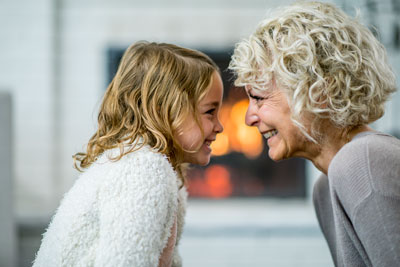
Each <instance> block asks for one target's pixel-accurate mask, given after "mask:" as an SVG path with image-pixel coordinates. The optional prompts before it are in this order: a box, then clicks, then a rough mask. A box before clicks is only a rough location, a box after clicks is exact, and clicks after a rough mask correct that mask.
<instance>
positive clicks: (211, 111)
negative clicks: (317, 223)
mask: <svg viewBox="0 0 400 267" xmlns="http://www.w3.org/2000/svg"><path fill="white" fill-rule="evenodd" d="M214 111H215V108H212V109H209V110H207V111H206V113H207V114H213V113H214Z"/></svg>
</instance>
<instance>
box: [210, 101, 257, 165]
mask: <svg viewBox="0 0 400 267" xmlns="http://www.w3.org/2000/svg"><path fill="white" fill-rule="evenodd" d="M247 106H248V100H247V99H243V100H241V101H239V102H236V103H235V104H233V105H232V104H229V103H224V104H223V105H222V108H221V115H220V116H221V117H220V119H221V123H222V125H224V132H222V133H221V134H219V135H218V136H217V140H215V142H214V143H213V144H212V151H213V155H215V156H222V155H225V154H227V153H229V152H232V151H236V152H240V153H243V154H244V155H246V157H248V158H250V159H253V158H256V157H258V156H259V155H260V154H261V152H262V150H263V140H262V136H261V135H260V133H259V132H258V130H257V128H255V127H249V126H247V125H246V124H245V123H244V120H245V116H246V111H247Z"/></svg>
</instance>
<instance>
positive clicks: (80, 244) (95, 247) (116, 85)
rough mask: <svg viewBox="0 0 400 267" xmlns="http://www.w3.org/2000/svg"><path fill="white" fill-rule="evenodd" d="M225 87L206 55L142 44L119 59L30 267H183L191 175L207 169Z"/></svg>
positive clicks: (130, 49)
mask: <svg viewBox="0 0 400 267" xmlns="http://www.w3.org/2000/svg"><path fill="white" fill-rule="evenodd" d="M222 95H223V87H222V82H221V77H220V74H219V70H218V67H217V66H216V64H215V63H214V62H213V61H212V60H211V59H210V58H209V57H207V56H206V55H204V54H203V53H201V52H198V51H194V50H190V49H187V48H182V47H179V46H176V45H172V44H164V43H161V44H157V43H148V42H138V43H135V44H133V45H132V46H131V47H129V48H128V49H127V50H126V52H125V54H124V56H123V57H122V60H121V63H120V66H119V68H118V71H117V73H116V75H115V77H114V79H113V80H112V82H111V84H110V85H109V87H108V88H107V91H106V93H105V96H104V99H103V102H102V105H101V108H100V112H99V115H98V130H97V131H96V133H95V134H94V135H93V136H92V138H91V139H90V140H89V143H88V145H87V150H86V153H78V154H76V155H75V156H74V159H75V163H78V165H79V166H77V165H75V166H76V168H77V169H78V170H81V169H86V171H85V172H84V173H83V174H82V175H81V176H80V178H79V179H78V180H77V181H76V183H75V184H74V186H73V187H72V188H71V190H70V191H69V192H68V193H67V194H66V195H65V197H64V199H63V200H62V202H61V205H60V207H59V208H58V210H57V212H56V214H55V216H54V217H53V219H52V221H51V223H50V225H49V227H48V229H47V231H46V233H45V234H44V237H43V240H42V244H41V247H40V249H39V251H38V253H37V256H36V259H35V262H34V266H35V267H39V266H51V267H56V266H107V267H111V266H112V267H117V266H146V267H147V266H181V265H182V263H181V259H180V256H179V254H178V250H177V247H176V246H177V244H178V241H179V239H180V236H181V233H182V227H183V217H184V214H185V205H186V195H187V193H186V189H185V166H186V165H187V163H193V164H199V165H206V164H208V162H209V160H210V154H211V148H210V145H211V143H212V142H213V141H214V140H215V138H216V135H217V134H218V133H220V132H222V130H223V128H222V126H221V124H220V122H219V119H218V113H219V109H220V107H221V101H222Z"/></svg>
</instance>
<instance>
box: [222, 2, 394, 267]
mask: <svg viewBox="0 0 400 267" xmlns="http://www.w3.org/2000/svg"><path fill="white" fill-rule="evenodd" d="M230 69H231V70H233V71H234V72H235V74H236V76H237V78H236V81H235V84H236V85H237V86H244V87H245V90H246V92H247V94H248V96H249V99H250V102H249V107H248V110H247V114H246V124H248V125H250V126H255V127H257V128H258V130H259V131H260V133H261V134H262V135H263V136H264V137H265V139H266V140H267V142H268V146H269V152H268V153H269V157H270V158H271V159H273V160H274V161H279V160H283V159H287V158H292V157H303V158H306V159H308V160H310V161H311V162H312V163H313V164H314V165H315V166H316V167H317V168H318V169H319V170H320V171H321V172H322V173H323V174H322V176H321V177H320V178H319V180H318V182H317V183H316V184H315V187H314V205H315V209H316V213H317V217H318V220H319V223H320V226H321V229H322V232H323V234H324V235H325V238H326V240H327V242H328V245H329V248H330V251H331V254H332V257H333V260H334V263H335V265H336V266H379V267H381V266H400V140H398V139H396V138H395V137H393V136H390V135H388V134H385V133H382V132H378V131H375V130H373V129H372V128H371V127H370V126H369V124H370V123H372V122H374V121H376V120H378V119H379V118H380V117H382V116H383V114H384V104H385V102H386V101H387V100H388V98H389V97H390V95H391V94H392V93H393V92H395V90H396V83H395V78H394V74H393V72H392V70H391V68H390V66H389V65H388V62H387V56H386V52H385V49H384V48H383V46H382V45H381V44H380V43H379V41H378V40H377V39H376V38H375V37H374V35H373V34H372V33H371V32H370V31H369V30H368V29H367V28H366V27H365V26H363V25H361V24H360V23H359V22H358V21H357V20H355V19H353V18H351V17H349V16H347V15H346V14H345V13H344V12H343V11H341V10H340V9H338V8H336V7H335V6H333V5H331V4H326V3H318V2H302V3H296V4H293V5H291V6H289V7H286V8H283V9H281V10H278V12H277V13H275V14H273V15H272V16H271V17H269V18H268V19H265V20H263V21H262V22H261V24H260V25H259V26H258V28H257V29H256V31H255V32H254V33H253V34H252V35H251V36H250V37H249V38H248V39H245V40H242V41H241V42H240V43H239V44H237V46H236V49H235V52H234V55H233V57H232V61H231V64H230Z"/></svg>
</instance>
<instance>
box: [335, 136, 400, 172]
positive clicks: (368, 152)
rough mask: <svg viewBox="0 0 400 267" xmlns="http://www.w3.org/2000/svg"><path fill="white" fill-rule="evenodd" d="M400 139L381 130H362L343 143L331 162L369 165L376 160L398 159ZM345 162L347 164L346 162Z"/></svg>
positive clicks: (394, 160) (397, 160)
mask: <svg viewBox="0 0 400 267" xmlns="http://www.w3.org/2000/svg"><path fill="white" fill-rule="evenodd" d="M399 160H400V140H399V139H397V138H396V137H394V136H391V135H388V134H384V133H381V132H363V133H361V134H358V135H357V136H355V137H354V138H353V140H352V141H351V142H349V143H347V144H346V145H344V146H343V147H342V148H341V149H340V150H339V151H338V153H337V154H336V155H335V157H334V159H333V160H332V163H333V164H334V165H335V163H336V164H337V163H339V164H340V165H345V166H346V165H352V166H354V164H356V165H359V164H361V165H365V164H367V165H369V164H371V163H374V162H376V161H386V162H387V161H393V163H395V162H397V163H399V162H400V161H399ZM346 163H347V164H346Z"/></svg>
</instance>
